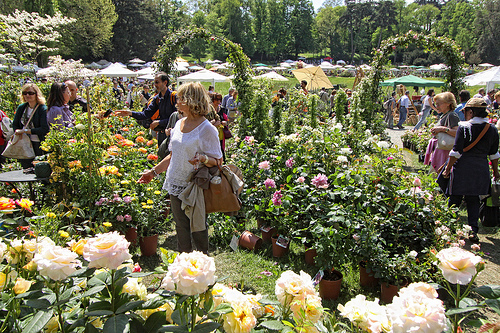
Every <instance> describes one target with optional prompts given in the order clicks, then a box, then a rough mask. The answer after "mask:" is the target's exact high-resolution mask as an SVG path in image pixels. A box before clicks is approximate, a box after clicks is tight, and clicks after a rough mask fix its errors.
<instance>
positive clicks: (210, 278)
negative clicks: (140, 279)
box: [162, 251, 215, 295]
mask: <svg viewBox="0 0 500 333" xmlns="http://www.w3.org/2000/svg"><path fill="white" fill-rule="evenodd" d="M214 283H215V261H214V259H213V258H210V257H209V256H207V255H206V254H204V253H202V252H199V251H193V252H190V253H181V254H179V255H178V256H177V257H175V260H174V262H173V263H172V264H170V266H168V273H167V276H166V277H165V279H164V280H163V283H162V288H164V289H168V290H175V291H176V292H177V293H179V294H183V295H196V294H201V293H204V292H205V291H207V289H208V287H209V286H211V285H213V284H214ZM173 287H175V288H173Z"/></svg>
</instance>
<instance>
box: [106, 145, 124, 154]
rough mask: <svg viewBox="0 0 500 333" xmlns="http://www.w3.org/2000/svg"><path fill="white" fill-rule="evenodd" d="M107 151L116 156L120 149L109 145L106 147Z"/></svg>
mask: <svg viewBox="0 0 500 333" xmlns="http://www.w3.org/2000/svg"><path fill="white" fill-rule="evenodd" d="M107 151H108V154H109V155H113V156H117V155H118V153H119V152H120V151H121V149H120V148H118V147H117V146H111V147H109V148H108V150H107Z"/></svg>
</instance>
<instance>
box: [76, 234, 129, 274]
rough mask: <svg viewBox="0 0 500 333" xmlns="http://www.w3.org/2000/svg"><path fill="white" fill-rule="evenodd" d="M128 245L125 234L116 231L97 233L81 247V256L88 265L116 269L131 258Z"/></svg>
mask: <svg viewBox="0 0 500 333" xmlns="http://www.w3.org/2000/svg"><path fill="white" fill-rule="evenodd" d="M129 245H130V243H129V242H127V240H126V239H125V236H123V235H120V234H119V233H118V232H116V231H113V232H108V233H105V234H98V235H97V236H96V237H94V238H90V239H89V240H88V242H87V244H85V246H84V247H83V258H84V259H85V260H87V261H88V262H89V267H97V268H100V267H104V268H108V269H117V268H118V266H120V265H121V264H122V263H123V262H125V261H127V260H129V259H131V258H132V256H131V255H130V253H129V252H128V247H129Z"/></svg>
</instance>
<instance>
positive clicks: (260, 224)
mask: <svg viewBox="0 0 500 333" xmlns="http://www.w3.org/2000/svg"><path fill="white" fill-rule="evenodd" d="M264 225H266V221H264V219H263V218H260V217H258V218H257V228H259V229H260V228H261V227H263V226H264Z"/></svg>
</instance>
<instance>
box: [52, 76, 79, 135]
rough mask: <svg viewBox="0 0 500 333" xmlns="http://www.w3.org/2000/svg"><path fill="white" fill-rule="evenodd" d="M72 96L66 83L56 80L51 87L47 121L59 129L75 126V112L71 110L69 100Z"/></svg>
mask: <svg viewBox="0 0 500 333" xmlns="http://www.w3.org/2000/svg"><path fill="white" fill-rule="evenodd" d="M70 97H71V92H70V91H69V88H68V87H67V86H66V84H64V83H58V82H54V83H53V84H52V87H50V92H49V98H48V99H47V105H48V107H49V111H48V112H47V122H48V123H49V125H50V127H51V128H53V127H56V128H58V129H60V128H62V127H73V126H74V125H75V120H74V117H73V113H72V112H71V111H70V110H69V106H68V102H69V99H70Z"/></svg>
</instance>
